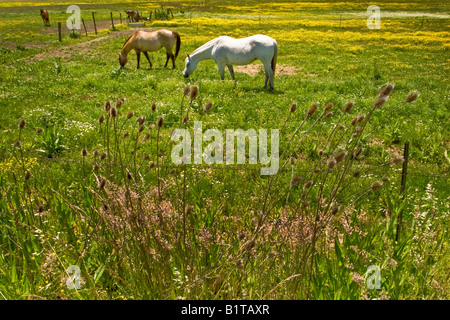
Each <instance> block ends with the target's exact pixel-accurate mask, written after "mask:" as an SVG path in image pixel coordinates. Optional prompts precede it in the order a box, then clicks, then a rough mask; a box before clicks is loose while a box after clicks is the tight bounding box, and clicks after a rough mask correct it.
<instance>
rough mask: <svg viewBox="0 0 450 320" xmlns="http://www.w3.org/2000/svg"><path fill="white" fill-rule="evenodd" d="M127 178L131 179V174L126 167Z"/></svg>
mask: <svg viewBox="0 0 450 320" xmlns="http://www.w3.org/2000/svg"><path fill="white" fill-rule="evenodd" d="M127 179H128V180H131V179H133V176H132V175H131V172H130V170H128V169H127Z"/></svg>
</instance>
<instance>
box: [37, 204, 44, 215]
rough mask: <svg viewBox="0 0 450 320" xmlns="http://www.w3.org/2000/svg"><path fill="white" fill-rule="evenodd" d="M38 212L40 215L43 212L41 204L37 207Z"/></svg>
mask: <svg viewBox="0 0 450 320" xmlns="http://www.w3.org/2000/svg"><path fill="white" fill-rule="evenodd" d="M38 212H39V213H42V212H44V205H43V204H42V203H41V204H39V207H38Z"/></svg>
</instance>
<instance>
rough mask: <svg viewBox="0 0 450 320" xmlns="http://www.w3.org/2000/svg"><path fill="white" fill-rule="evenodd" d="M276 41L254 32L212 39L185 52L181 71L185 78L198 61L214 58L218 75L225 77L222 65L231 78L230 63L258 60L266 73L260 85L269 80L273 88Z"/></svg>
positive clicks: (248, 62) (265, 83)
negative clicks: (253, 33) (246, 35)
mask: <svg viewBox="0 0 450 320" xmlns="http://www.w3.org/2000/svg"><path fill="white" fill-rule="evenodd" d="M277 55H278V44H277V42H276V41H275V39H272V38H271V37H268V36H265V35H262V34H257V35H254V36H251V37H247V38H242V39H234V38H231V37H227V36H222V37H218V38H216V39H213V40H211V41H209V42H207V43H205V44H204V45H202V46H201V47H199V48H197V49H196V50H195V51H194V52H193V53H192V54H191V55H189V54H187V58H186V60H185V62H186V67H185V69H184V71H183V76H184V77H185V78H187V77H189V75H190V74H191V73H192V72H193V71H194V70H195V69H196V68H197V63H198V62H200V61H202V60H207V59H214V61H215V62H216V63H217V67H219V72H220V77H221V79H222V80H223V79H224V78H225V66H227V67H228V70H229V71H230V75H231V78H232V79H233V80H235V78H234V70H233V65H234V64H236V65H246V64H250V63H252V62H253V61H255V60H256V59H259V60H261V62H262V63H263V64H264V70H265V72H266V81H265V82H264V87H267V81H268V80H269V84H270V88H272V89H273V76H274V75H275V66H276V63H277Z"/></svg>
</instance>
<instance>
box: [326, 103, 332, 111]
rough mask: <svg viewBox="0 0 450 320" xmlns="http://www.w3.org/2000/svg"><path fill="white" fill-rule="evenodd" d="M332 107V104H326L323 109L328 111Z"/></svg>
mask: <svg viewBox="0 0 450 320" xmlns="http://www.w3.org/2000/svg"><path fill="white" fill-rule="evenodd" d="M333 106H334V104H333V102H328V103H327V105H326V106H325V108H324V109H325V110H326V111H328V110H330V109H331V108H333Z"/></svg>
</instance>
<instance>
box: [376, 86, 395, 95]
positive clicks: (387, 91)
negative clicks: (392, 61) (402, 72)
mask: <svg viewBox="0 0 450 320" xmlns="http://www.w3.org/2000/svg"><path fill="white" fill-rule="evenodd" d="M394 88H395V84H393V83H388V84H387V85H386V86H385V87H384V88H383V90H381V91H380V93H379V94H378V96H379V97H382V96H388V95H389V94H390V93H391V92H392V90H394Z"/></svg>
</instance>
